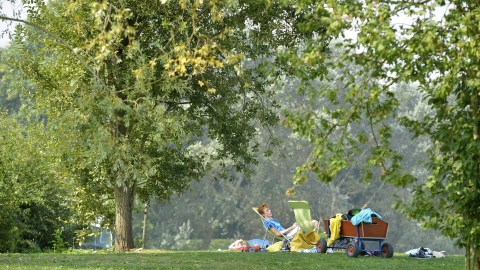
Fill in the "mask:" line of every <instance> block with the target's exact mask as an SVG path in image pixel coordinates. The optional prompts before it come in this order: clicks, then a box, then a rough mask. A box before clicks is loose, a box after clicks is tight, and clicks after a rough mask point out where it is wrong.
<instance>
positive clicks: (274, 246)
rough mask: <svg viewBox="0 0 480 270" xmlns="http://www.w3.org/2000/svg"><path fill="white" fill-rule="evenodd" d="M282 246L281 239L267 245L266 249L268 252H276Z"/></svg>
mask: <svg viewBox="0 0 480 270" xmlns="http://www.w3.org/2000/svg"><path fill="white" fill-rule="evenodd" d="M282 248H283V244H282V241H279V242H276V243H275V244H272V245H270V246H268V247H267V251H269V252H278V251H280V249H282Z"/></svg>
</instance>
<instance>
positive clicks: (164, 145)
mask: <svg viewBox="0 0 480 270" xmlns="http://www.w3.org/2000/svg"><path fill="white" fill-rule="evenodd" d="M294 3H295V2H292V3H285V5H271V4H270V3H269V2H268V1H265V2H259V1H240V2H235V1H233V2H232V1H205V2H204V1H198V0H195V1H193V0H192V1H184V0H181V1H147V2H144V1H137V0H130V1H109V2H104V3H98V1H55V2H48V3H44V2H38V3H36V5H28V6H26V8H27V10H28V13H29V14H30V17H29V19H28V22H24V23H25V24H26V25H19V26H18V27H17V29H16V36H15V46H16V49H17V50H18V51H19V54H20V58H15V59H13V58H12V60H11V63H12V64H14V65H15V66H16V67H18V68H20V69H21V70H23V72H25V74H27V76H28V77H29V78H31V79H32V80H33V81H34V82H35V83H36V85H37V86H38V91H36V92H35V94H34V97H35V100H36V101H37V104H38V106H39V108H41V109H47V108H48V119H49V121H48V126H49V131H50V132H51V133H50V134H49V135H51V138H50V139H51V141H53V142H54V143H53V144H52V149H55V150H53V151H54V152H56V153H59V157H58V158H59V160H60V161H61V162H60V164H61V165H62V166H63V169H62V170H61V172H62V178H63V177H65V178H68V179H70V180H69V181H71V182H72V183H75V189H76V190H75V193H74V194H75V201H74V203H75V204H76V207H75V208H76V209H78V211H79V213H82V214H83V215H82V216H81V217H80V216H79V219H78V222H80V223H88V222H93V221H95V220H97V218H98V217H100V216H102V217H103V223H102V225H104V226H110V227H111V226H112V225H113V217H114V212H113V209H112V206H113V199H114V198H113V197H115V203H116V207H117V210H119V209H123V208H125V209H127V211H125V212H124V213H125V214H123V215H122V216H118V215H117V216H116V217H115V218H116V219H117V220H116V222H117V221H118V222H119V221H120V220H127V221H126V222H127V223H129V222H130V221H129V220H130V219H131V218H130V215H131V211H132V209H133V200H134V198H135V196H137V195H138V197H139V198H140V200H141V201H147V200H149V199H150V197H151V196H154V198H155V199H156V200H157V201H159V202H161V201H164V200H167V201H168V200H169V199H170V196H171V195H173V194H175V193H176V194H181V193H182V192H184V191H185V190H187V189H188V188H189V185H190V181H191V180H196V181H199V180H200V179H201V177H203V176H204V175H205V173H206V172H207V171H208V170H209V169H210V168H211V162H213V161H219V162H220V167H221V173H220V174H219V176H221V177H226V176H227V172H228V171H229V170H236V171H244V172H246V173H247V174H249V173H251V167H250V166H249V165H250V164H256V163H257V159H256V157H257V152H258V144H257V143H256V142H255V141H254V138H255V135H256V134H257V130H256V129H255V127H254V125H255V124H257V125H259V126H262V127H265V126H272V125H276V124H277V123H278V118H277V117H276V115H275V114H273V113H272V111H271V110H270V109H269V107H270V105H271V104H270V102H271V96H272V94H273V93H272V92H271V91H267V90H266V86H267V85H269V84H270V83H271V82H272V81H273V80H274V78H275V77H278V76H279V75H280V72H279V71H280V70H284V71H286V72H287V73H289V74H293V73H295V72H297V70H294V69H291V67H290V66H289V65H288V63H286V62H284V61H283V60H281V59H279V60H278V62H276V63H275V67H274V68H272V69H270V68H269V66H268V65H248V64H245V65H244V62H243V60H244V59H248V60H249V61H251V62H255V61H262V60H263V59H265V58H266V57H269V56H272V55H275V54H276V52H277V50H279V49H282V50H283V49H291V50H292V51H286V52H285V54H288V55H293V54H295V51H297V47H298V44H300V42H301V41H303V40H306V41H307V43H308V44H309V46H307V48H309V51H316V50H318V51H324V50H325V47H326V45H327V43H328V41H329V39H328V38H327V37H325V36H324V35H323V30H322V29H323V28H318V27H317V26H320V25H322V22H321V20H320V19H321V18H320V17H315V18H311V20H309V18H310V14H309V12H300V13H296V12H295V10H296V6H295V5H294ZM1 18H2V19H7V20H8V19H9V18H6V17H1ZM10 19H11V18H10ZM257 25H261V27H257ZM287 25H288V26H287ZM30 43H33V44H35V45H36V47H35V49H33V50H32V49H31V48H30V47H28V46H27V44H30ZM312 63H316V60H315V59H312ZM198 137H208V138H209V139H211V140H212V141H216V142H217V143H218V145H219V147H218V148H216V149H215V151H214V152H208V153H205V152H202V153H198V154H197V155H193V154H192V153H190V151H189V149H188V145H189V144H191V143H193V142H194V140H195V139H196V138H198ZM274 142H275V141H274ZM226 160H232V161H233V162H232V163H230V165H229V166H227V164H226V163H225V161H226ZM65 178H64V179H65ZM122 198H125V199H122ZM99 201H100V202H102V203H96V202H99ZM119 212H120V211H119ZM122 224H123V223H122ZM128 228H129V226H128V225H126V226H123V225H120V224H117V227H116V228H115V229H116V231H117V234H119V235H125V237H117V239H126V241H127V243H124V244H122V245H121V246H118V245H117V248H119V250H125V249H126V248H129V247H133V244H134V243H133V238H132V237H131V235H130V233H129V232H124V231H123V230H128Z"/></svg>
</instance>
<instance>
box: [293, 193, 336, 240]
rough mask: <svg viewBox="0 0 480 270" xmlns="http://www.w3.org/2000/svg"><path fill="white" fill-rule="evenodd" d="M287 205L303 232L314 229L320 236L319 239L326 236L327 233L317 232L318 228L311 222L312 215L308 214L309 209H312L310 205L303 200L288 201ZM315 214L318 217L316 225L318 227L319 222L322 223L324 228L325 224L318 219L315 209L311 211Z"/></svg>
mask: <svg viewBox="0 0 480 270" xmlns="http://www.w3.org/2000/svg"><path fill="white" fill-rule="evenodd" d="M288 205H290V207H291V208H292V209H293V212H294V213H295V220H296V221H297V224H298V226H300V228H301V229H302V231H303V232H304V233H309V232H313V231H316V232H317V234H318V236H320V239H322V238H328V235H327V234H326V233H323V232H322V233H321V232H319V228H316V227H315V225H314V224H313V222H312V217H311V216H310V210H312V211H313V209H312V208H311V207H310V205H309V204H308V203H307V202H305V201H289V202H288ZM313 213H314V214H315V216H316V217H317V219H318V225H319V227H320V224H322V226H323V228H325V225H323V223H322V222H321V221H320V218H319V217H318V216H317V214H316V213H315V211H313Z"/></svg>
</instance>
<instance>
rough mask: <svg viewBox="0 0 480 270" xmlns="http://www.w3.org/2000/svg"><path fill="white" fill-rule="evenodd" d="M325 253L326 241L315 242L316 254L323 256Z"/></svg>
mask: <svg viewBox="0 0 480 270" xmlns="http://www.w3.org/2000/svg"><path fill="white" fill-rule="evenodd" d="M326 252H327V240H325V239H320V240H318V242H317V253H323V254H325V253H326Z"/></svg>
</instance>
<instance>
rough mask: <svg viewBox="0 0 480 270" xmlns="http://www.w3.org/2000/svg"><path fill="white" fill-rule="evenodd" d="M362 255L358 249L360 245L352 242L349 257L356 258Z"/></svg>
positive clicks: (348, 251)
mask: <svg viewBox="0 0 480 270" xmlns="http://www.w3.org/2000/svg"><path fill="white" fill-rule="evenodd" d="M359 253H360V249H359V248H358V243H355V242H351V243H349V244H348V246H347V255H348V257H352V258H356V257H358V254H359Z"/></svg>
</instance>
